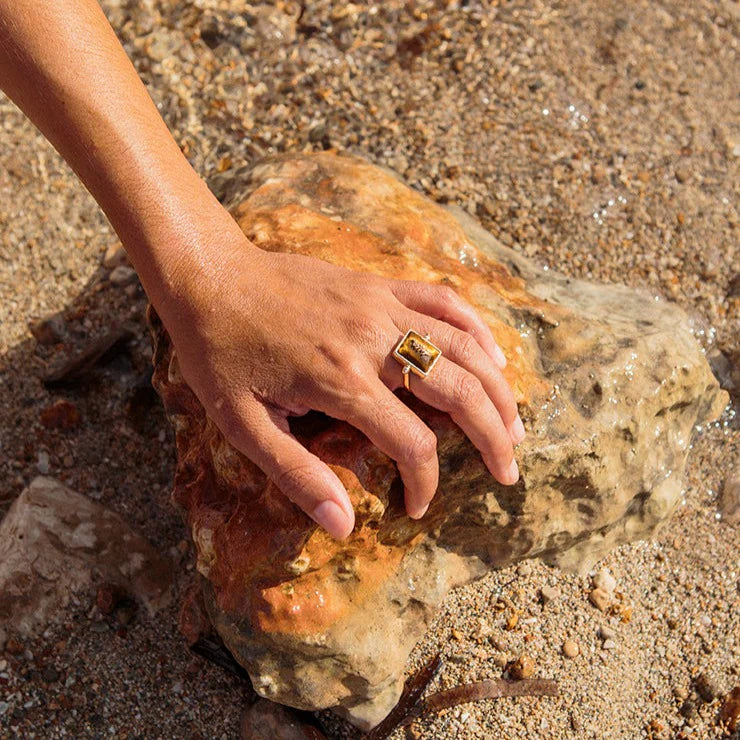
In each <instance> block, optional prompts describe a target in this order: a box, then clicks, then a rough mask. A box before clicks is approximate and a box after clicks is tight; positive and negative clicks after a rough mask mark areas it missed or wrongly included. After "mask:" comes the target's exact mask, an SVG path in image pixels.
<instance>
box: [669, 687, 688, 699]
mask: <svg viewBox="0 0 740 740" xmlns="http://www.w3.org/2000/svg"><path fill="white" fill-rule="evenodd" d="M673 696H675V697H676V699H678V700H679V701H686V699H688V698H689V690H688V689H687V688H686V687H685V686H675V687H674V688H673Z"/></svg>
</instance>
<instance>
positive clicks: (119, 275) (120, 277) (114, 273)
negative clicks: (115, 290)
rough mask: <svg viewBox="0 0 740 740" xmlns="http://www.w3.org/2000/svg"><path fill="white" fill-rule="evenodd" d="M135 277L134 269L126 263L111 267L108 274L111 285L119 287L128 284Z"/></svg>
mask: <svg viewBox="0 0 740 740" xmlns="http://www.w3.org/2000/svg"><path fill="white" fill-rule="evenodd" d="M135 279H136V270H134V269H133V267H128V266H126V265H119V266H118V267H115V268H113V270H111V272H110V274H109V275H108V280H110V281H111V283H112V284H113V285H116V286H119V287H120V286H123V285H128V284H129V283H130V282H132V281H133V280H135Z"/></svg>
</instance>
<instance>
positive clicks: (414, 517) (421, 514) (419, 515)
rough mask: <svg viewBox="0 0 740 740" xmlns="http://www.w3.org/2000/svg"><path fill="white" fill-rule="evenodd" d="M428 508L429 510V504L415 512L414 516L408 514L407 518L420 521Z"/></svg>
mask: <svg viewBox="0 0 740 740" xmlns="http://www.w3.org/2000/svg"><path fill="white" fill-rule="evenodd" d="M428 508H429V504H427V505H426V506H425V507H424V508H423V509H420V510H419V511H417V512H416V513H415V514H409V516H410V517H411V518H412V519H421V518H422V517H423V516H424V514H426V513H427V509H428Z"/></svg>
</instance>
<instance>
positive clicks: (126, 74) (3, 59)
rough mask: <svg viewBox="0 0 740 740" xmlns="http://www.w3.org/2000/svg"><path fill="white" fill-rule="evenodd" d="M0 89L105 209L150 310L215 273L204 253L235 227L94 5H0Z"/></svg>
mask: <svg viewBox="0 0 740 740" xmlns="http://www.w3.org/2000/svg"><path fill="white" fill-rule="evenodd" d="M0 87H2V88H3V89H4V90H5V92H6V93H7V94H8V95H9V96H10V98H11V99H13V100H14V101H15V103H16V104H17V105H18V106H19V107H20V108H21V109H22V110H23V111H24V113H26V115H28V117H29V118H30V119H31V120H32V121H33V122H34V124H36V126H37V127H38V128H39V129H40V130H41V131H42V132H43V133H44V135H45V136H46V137H47V138H48V139H49V141H50V142H51V143H52V144H53V145H54V147H55V148H56V149H57V150H58V151H59V152H60V153H61V155H62V156H63V157H64V158H65V160H66V161H67V162H68V163H69V165H70V166H71V167H72V168H73V169H74V170H75V172H76V173H77V174H78V175H79V177H80V179H81V180H82V181H83V183H84V184H85V186H86V187H87V188H88V190H89V191H90V192H91V193H92V195H93V196H94V197H95V199H96V200H97V202H98V203H99V204H100V206H101V207H102V208H103V210H104V211H105V213H106V215H107V216H108V218H109V220H110V221H111V224H112V225H113V227H114V228H115V230H116V232H117V233H118V235H119V237H120V238H121V241H122V242H123V243H124V246H125V247H126V249H127V251H128V252H129V255H130V257H131V259H132V261H133V263H134V266H135V267H136V269H137V271H138V272H139V275H140V276H141V279H142V281H143V283H144V287H145V288H146V289H147V292H148V293H149V295H150V298H151V299H152V300H153V301H154V302H155V304H157V303H160V304H161V303H163V302H165V301H167V300H169V299H171V298H172V297H173V296H176V295H177V293H178V291H179V290H181V286H180V285H179V284H178V278H177V275H178V274H182V273H184V272H187V273H188V274H190V275H192V274H193V272H194V271H195V272H196V273H197V272H202V273H203V277H204V278H206V277H207V275H210V274H211V273H213V271H217V270H218V264H217V263H215V262H214V260H213V259H212V254H213V252H212V250H210V249H209V248H208V246H209V244H213V245H214V247H215V244H216V242H217V241H218V240H219V239H221V238H223V237H225V236H227V233H224V232H233V230H235V229H236V228H237V227H236V225H235V224H234V222H233V221H232V220H231V219H229V218H226V217H225V216H226V214H225V212H224V210H223V208H221V206H220V205H219V204H218V202H217V201H216V199H215V198H214V197H213V196H212V194H211V193H210V192H209V191H208V188H207V187H206V185H205V183H204V182H203V181H202V180H201V179H200V178H199V177H198V175H197V174H196V173H195V172H194V171H193V169H192V167H191V166H190V164H189V163H188V162H187V160H186V158H185V157H184V156H183V154H182V152H181V151H180V149H179V147H178V146H177V143H176V142H175V141H174V139H173V138H172V136H171V134H170V132H169V131H168V129H167V126H166V125H165V123H164V121H163V120H162V118H161V117H160V115H159V113H158V111H157V109H156V107H155V105H154V103H153V102H152V100H151V98H150V97H149V95H148V93H147V91H146V89H145V87H144V85H143V84H142V82H141V81H140V79H139V77H138V75H137V73H136V70H135V69H134V67H133V65H132V64H131V62H130V61H129V59H128V57H127V56H126V53H125V52H124V50H123V48H122V46H121V45H120V43H119V42H118V39H117V38H116V35H115V33H114V32H113V29H112V28H111V27H110V25H109V24H108V22H107V20H106V18H105V16H104V15H103V13H102V11H101V10H100V8H99V6H98V4H97V2H95V0H55V2H51V3H50V2H48V0H0ZM173 245H176V247H175V246H173Z"/></svg>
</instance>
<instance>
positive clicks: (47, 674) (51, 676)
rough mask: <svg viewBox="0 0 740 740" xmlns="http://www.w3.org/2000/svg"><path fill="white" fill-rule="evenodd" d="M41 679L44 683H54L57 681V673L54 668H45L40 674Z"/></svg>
mask: <svg viewBox="0 0 740 740" xmlns="http://www.w3.org/2000/svg"><path fill="white" fill-rule="evenodd" d="M41 677H42V678H43V679H44V681H46V683H54V682H55V681H58V680H59V671H58V670H57V669H56V668H54V666H50V665H49V666H46V668H44V670H43V671H42V672H41Z"/></svg>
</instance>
